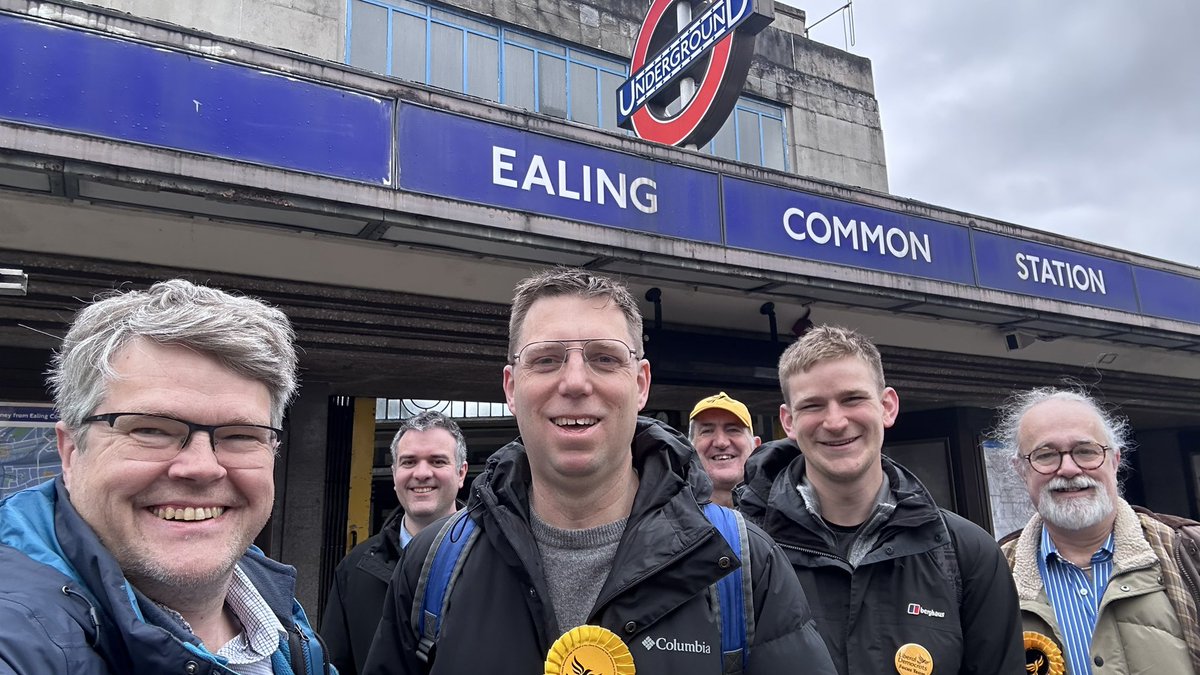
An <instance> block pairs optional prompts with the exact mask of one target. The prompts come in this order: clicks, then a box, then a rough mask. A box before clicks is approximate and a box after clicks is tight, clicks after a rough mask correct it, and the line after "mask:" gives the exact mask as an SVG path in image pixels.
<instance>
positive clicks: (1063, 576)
mask: <svg viewBox="0 0 1200 675" xmlns="http://www.w3.org/2000/svg"><path fill="white" fill-rule="evenodd" d="M1038 569H1039V570H1040V571H1041V573H1042V585H1043V586H1045V588H1046V596H1047V597H1048V598H1049V599H1050V606H1051V607H1053V608H1054V618H1055V619H1056V620H1057V621H1058V630H1059V632H1060V633H1062V636H1063V641H1064V642H1065V643H1066V644H1065V645H1063V651H1064V652H1066V656H1067V664H1068V667H1067V672H1068V673H1071V675H1091V673H1092V657H1091V647H1092V633H1093V632H1094V631H1095V630H1096V616H1097V614H1098V613H1099V610H1100V598H1102V597H1103V596H1104V589H1105V588H1106V587H1107V586H1108V580H1109V578H1110V577H1112V570H1113V536H1112V534H1111V533H1110V534H1109V535H1108V539H1106V540H1105V541H1104V545H1103V546H1101V547H1100V550H1099V551H1096V552H1095V553H1094V554H1093V555H1092V578H1091V579H1089V578H1088V575H1087V573H1085V572H1084V571H1083V570H1081V569H1079V568H1078V567H1076V566H1075V565H1073V564H1071V563H1070V562H1068V561H1067V560H1066V559H1065V558H1062V557H1061V556H1059V555H1058V550H1057V549H1056V548H1055V547H1054V542H1053V541H1051V540H1050V534H1049V533H1048V532H1047V531H1046V528H1045V527H1043V528H1042V548H1041V555H1039V556H1038Z"/></svg>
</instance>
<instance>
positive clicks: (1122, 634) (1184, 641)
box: [1001, 499, 1200, 675]
mask: <svg viewBox="0 0 1200 675" xmlns="http://www.w3.org/2000/svg"><path fill="white" fill-rule="evenodd" d="M1116 510H1117V518H1116V522H1115V524H1114V526H1113V533H1114V538H1113V546H1114V549H1115V551H1114V554H1113V574H1112V578H1111V579H1110V580H1109V582H1108V587H1107V588H1106V589H1105V591H1104V596H1103V597H1102V598H1101V600H1100V612H1099V617H1098V618H1097V621H1096V630H1095V633H1094V634H1093V636H1092V648H1091V655H1092V664H1091V666H1092V672H1093V673H1130V674H1136V673H1172V674H1179V675H1187V674H1188V673H1198V672H1200V668H1197V667H1196V666H1195V664H1194V658H1195V650H1194V647H1195V646H1196V645H1200V628H1198V626H1197V620H1196V599H1195V594H1194V589H1190V588H1189V587H1188V582H1186V580H1185V577H1183V576H1181V573H1180V565H1179V564H1178V562H1177V560H1178V559H1177V558H1176V556H1175V553H1176V551H1175V547H1176V545H1177V536H1176V533H1175V531H1174V530H1173V529H1172V528H1171V527H1168V526H1167V525H1165V524H1163V523H1161V522H1159V521H1158V520H1156V519H1155V518H1153V517H1151V516H1150V515H1139V514H1136V513H1134V511H1133V509H1132V508H1131V507H1130V506H1129V504H1128V503H1126V502H1125V500H1123V499H1122V500H1119V501H1118V504H1117V509H1116ZM1041 538H1042V518H1041V516H1039V515H1034V516H1033V518H1031V519H1030V520H1029V523H1028V524H1027V525H1026V526H1025V529H1024V530H1022V532H1021V535H1020V537H1018V538H1017V539H1015V540H1012V541H1008V542H1006V543H1005V544H1003V545H1002V547H1001V548H1002V549H1003V550H1004V554H1005V557H1006V558H1007V559H1008V564H1009V567H1011V568H1012V572H1013V580H1014V581H1015V582H1016V586H1017V595H1018V597H1019V598H1020V602H1021V619H1022V622H1023V624H1024V627H1025V630H1026V631H1036V632H1038V633H1041V634H1043V635H1046V636H1048V637H1050V638H1051V639H1053V640H1054V643H1055V645H1056V646H1058V647H1059V648H1060V649H1062V647H1063V640H1062V635H1061V633H1060V632H1059V630H1058V625H1057V622H1056V621H1055V617H1054V608H1053V607H1051V606H1050V601H1049V599H1048V598H1047V596H1046V590H1045V588H1043V586H1042V578H1041V573H1040V572H1039V571H1038V559H1037V556H1038V548H1039V545H1040V543H1041ZM1064 652H1065V650H1064ZM1068 659H1069V657H1068ZM1067 672H1068V673H1075V672H1081V671H1077V670H1076V668H1075V667H1074V665H1073V664H1071V663H1070V662H1069V660H1068V663H1067Z"/></svg>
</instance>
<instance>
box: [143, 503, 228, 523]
mask: <svg viewBox="0 0 1200 675" xmlns="http://www.w3.org/2000/svg"><path fill="white" fill-rule="evenodd" d="M222 513H225V507H224V506H186V507H184V508H179V509H177V508H175V507H173V506H167V507H160V508H156V509H154V515H156V516H158V517H159V518H162V519H163V520H209V519H211V518H216V517H218V516H220V515H221V514H222Z"/></svg>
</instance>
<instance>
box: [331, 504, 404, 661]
mask: <svg viewBox="0 0 1200 675" xmlns="http://www.w3.org/2000/svg"><path fill="white" fill-rule="evenodd" d="M403 522H404V510H403V509H396V510H395V511H393V512H392V515H391V517H389V518H388V519H387V520H386V521H384V523H383V528H382V529H381V530H380V531H379V533H378V534H376V535H375V536H373V537H370V538H369V539H367V540H366V541H364V542H363V543H361V544H359V545H358V546H355V547H354V549H353V550H351V551H350V553H349V554H347V555H346V557H345V558H344V559H343V560H342V562H340V563H338V566H337V569H336V570H334V572H333V587H332V588H330V589H329V600H328V601H327V602H326V603H325V611H324V612H323V613H322V614H321V637H322V638H324V640H325V648H326V649H327V650H328V652H329V661H330V662H331V663H332V664H333V665H334V666H336V667H337V669H338V673H339V674H340V675H358V673H359V672H361V671H362V669H363V664H365V663H366V661H367V651H368V650H370V648H371V638H373V637H375V629H376V628H378V627H379V617H380V616H381V615H382V614H383V599H384V597H386V596H387V587H388V581H390V580H391V578H392V572H393V571H394V570H395V569H396V563H397V562H399V561H400V552H401V549H400V528H401V527H402V525H401V523H403Z"/></svg>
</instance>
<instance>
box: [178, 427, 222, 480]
mask: <svg viewBox="0 0 1200 675" xmlns="http://www.w3.org/2000/svg"><path fill="white" fill-rule="evenodd" d="M225 473H226V471H225V466H224V465H223V464H221V462H220V459H219V458H218V457H217V448H216V444H215V443H214V441H213V437H212V432H209V431H202V430H195V431H193V432H192V433H191V434H190V435H189V436H188V437H187V438H186V439H185V440H184V442H183V447H181V448H180V449H179V454H177V455H175V459H174V460H172V461H171V467H170V469H169V470H168V475H170V476H171V477H172V478H180V479H187V480H196V481H213V480H218V479H220V478H222V477H224V476H225Z"/></svg>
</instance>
